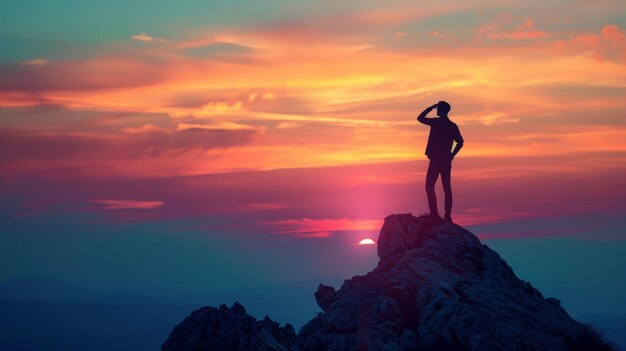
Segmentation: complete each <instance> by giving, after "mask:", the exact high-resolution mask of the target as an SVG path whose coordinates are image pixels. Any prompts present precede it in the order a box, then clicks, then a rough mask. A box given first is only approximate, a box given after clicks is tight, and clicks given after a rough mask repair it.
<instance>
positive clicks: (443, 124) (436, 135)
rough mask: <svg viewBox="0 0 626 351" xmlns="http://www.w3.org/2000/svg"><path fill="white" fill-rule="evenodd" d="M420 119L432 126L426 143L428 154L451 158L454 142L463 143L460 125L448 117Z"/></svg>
mask: <svg viewBox="0 0 626 351" xmlns="http://www.w3.org/2000/svg"><path fill="white" fill-rule="evenodd" d="M419 121H420V122H422V123H424V124H427V125H429V126H430V135H429V136H428V144H427V145H426V155H427V156H428V158H429V159H444V160H449V159H450V157H451V155H452V142H453V141H454V142H456V143H457V144H459V145H463V137H462V136H461V131H460V130H459V127H458V126H457V125H456V124H455V123H454V122H452V121H451V120H450V119H449V118H448V117H439V118H423V119H420V120H419Z"/></svg>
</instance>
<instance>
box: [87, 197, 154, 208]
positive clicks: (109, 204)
mask: <svg viewBox="0 0 626 351" xmlns="http://www.w3.org/2000/svg"><path fill="white" fill-rule="evenodd" d="M91 202H92V203H95V204H101V205H104V207H103V208H102V209H103V210H129V209H140V210H148V209H154V208H158V207H161V206H162V205H163V204H164V202H163V201H143V200H128V199H96V200H91Z"/></svg>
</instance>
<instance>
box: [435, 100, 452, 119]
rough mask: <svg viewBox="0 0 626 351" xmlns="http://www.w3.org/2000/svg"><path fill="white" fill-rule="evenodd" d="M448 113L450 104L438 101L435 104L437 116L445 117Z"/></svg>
mask: <svg viewBox="0 0 626 351" xmlns="http://www.w3.org/2000/svg"><path fill="white" fill-rule="evenodd" d="M449 112H450V104H449V103H447V102H445V101H439V103H437V116H439V117H447V116H448V113H449Z"/></svg>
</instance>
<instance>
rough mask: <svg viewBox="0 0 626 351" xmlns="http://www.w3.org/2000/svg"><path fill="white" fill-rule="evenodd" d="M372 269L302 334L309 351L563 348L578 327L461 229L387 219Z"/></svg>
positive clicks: (432, 222) (554, 303) (402, 217)
mask: <svg viewBox="0 0 626 351" xmlns="http://www.w3.org/2000/svg"><path fill="white" fill-rule="evenodd" d="M378 255H379V257H380V262H379V263H378V266H377V267H376V268H375V269H374V270H373V271H371V272H369V273H368V274H366V275H364V276H356V277H354V278H352V279H350V280H347V281H346V282H345V283H344V284H343V286H342V287H341V289H339V291H337V293H336V294H335V295H334V297H333V298H332V300H331V301H324V304H325V306H320V307H322V308H323V310H324V313H323V314H322V315H320V316H318V317H316V318H315V319H313V320H312V321H310V322H309V323H307V324H306V325H305V326H303V327H302V329H301V331H300V335H299V336H300V340H301V345H300V346H301V349H302V350H303V351H308V350H311V351H312V350H447V349H458V350H566V349H567V347H566V346H565V345H566V344H567V343H569V342H571V340H572V339H574V336H575V335H576V334H577V333H578V331H579V330H580V328H581V326H580V324H579V323H578V322H576V321H574V320H573V319H572V318H571V317H570V316H569V315H568V314H567V312H566V311H565V310H564V309H563V308H562V307H561V306H560V303H559V301H558V300H557V299H554V298H548V299H545V298H544V297H543V296H542V295H541V293H540V292H539V291H538V290H537V289H535V288H533V287H532V285H531V284H530V283H528V282H525V281H522V280H520V279H519V278H517V276H516V275H515V273H513V270H512V269H511V267H509V265H508V264H507V263H506V262H505V261H504V260H502V259H501V258H500V256H499V255H498V254H497V253H496V252H495V251H493V250H491V249H489V248H488V247H487V246H486V245H483V244H481V243H480V241H479V240H478V238H477V237H476V236H474V235H473V234H472V233H470V232H469V231H467V230H465V229H463V228H462V227H460V226H458V225H455V224H452V223H447V222H442V221H441V220H439V219H436V218H432V217H420V218H416V217H414V216H412V215H410V214H405V215H392V216H389V217H387V218H386V219H385V224H384V225H383V228H382V229H381V232H380V236H379V238H378Z"/></svg>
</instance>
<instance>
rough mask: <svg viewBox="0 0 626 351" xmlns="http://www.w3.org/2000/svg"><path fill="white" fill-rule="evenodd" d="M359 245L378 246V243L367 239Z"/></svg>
mask: <svg viewBox="0 0 626 351" xmlns="http://www.w3.org/2000/svg"><path fill="white" fill-rule="evenodd" d="M359 245H376V242H374V240H372V239H370V238H365V239H362V240H361V241H359Z"/></svg>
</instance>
